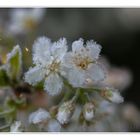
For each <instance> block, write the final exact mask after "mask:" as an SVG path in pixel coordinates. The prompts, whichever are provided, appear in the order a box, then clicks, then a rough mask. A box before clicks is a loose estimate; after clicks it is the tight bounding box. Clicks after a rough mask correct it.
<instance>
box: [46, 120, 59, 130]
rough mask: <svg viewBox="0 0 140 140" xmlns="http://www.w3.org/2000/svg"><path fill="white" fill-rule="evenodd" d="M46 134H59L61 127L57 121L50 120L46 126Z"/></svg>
mask: <svg viewBox="0 0 140 140" xmlns="http://www.w3.org/2000/svg"><path fill="white" fill-rule="evenodd" d="M47 130H48V132H60V130H61V125H60V123H59V122H58V121H57V120H54V119H51V120H50V121H49V122H48V126H47Z"/></svg>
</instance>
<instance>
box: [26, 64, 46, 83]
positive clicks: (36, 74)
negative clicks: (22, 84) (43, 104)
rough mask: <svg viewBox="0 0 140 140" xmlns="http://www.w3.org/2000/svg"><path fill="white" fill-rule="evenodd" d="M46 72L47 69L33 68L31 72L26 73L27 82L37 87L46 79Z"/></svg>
mask: <svg viewBox="0 0 140 140" xmlns="http://www.w3.org/2000/svg"><path fill="white" fill-rule="evenodd" d="M45 72H46V71H45V69H44V68H43V67H41V66H35V67H33V68H32V67H31V68H30V69H29V71H27V72H26V73H25V81H26V82H27V83H29V84H31V85H35V84H36V83H37V82H40V81H41V80H42V79H43V78H44V76H45Z"/></svg>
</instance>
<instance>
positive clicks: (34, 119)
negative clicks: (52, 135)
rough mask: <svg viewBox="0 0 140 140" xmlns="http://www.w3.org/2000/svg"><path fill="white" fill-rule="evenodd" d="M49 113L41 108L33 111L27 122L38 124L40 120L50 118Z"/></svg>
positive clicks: (44, 120)
mask: <svg viewBox="0 0 140 140" xmlns="http://www.w3.org/2000/svg"><path fill="white" fill-rule="evenodd" d="M50 118H51V117H50V113H49V112H48V111H46V110H44V109H42V108H40V109H38V110H37V111H35V112H33V113H31V114H30V116H29V123H33V124H38V123H41V122H46V121H48V120H49V119H50Z"/></svg>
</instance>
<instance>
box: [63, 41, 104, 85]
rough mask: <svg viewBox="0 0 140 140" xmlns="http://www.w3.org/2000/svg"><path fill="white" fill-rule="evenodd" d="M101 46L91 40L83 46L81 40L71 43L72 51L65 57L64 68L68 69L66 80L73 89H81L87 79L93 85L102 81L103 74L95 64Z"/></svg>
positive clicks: (100, 68)
mask: <svg viewBox="0 0 140 140" xmlns="http://www.w3.org/2000/svg"><path fill="white" fill-rule="evenodd" d="M100 50H101V46H100V45H99V44H97V43H96V42H94V41H93V40H91V41H87V43H86V45H84V41H83V39H79V40H77V41H74V42H73V43H72V51H70V52H68V53H67V55H65V58H64V60H65V61H64V62H65V67H66V68H67V69H68V73H67V78H68V80H69V82H70V84H71V85H72V86H74V87H82V86H83V85H84V84H85V83H86V80H87V79H91V80H92V81H93V82H94V83H97V82H99V81H101V80H104V78H105V73H104V71H103V69H102V67H101V66H100V65H99V64H98V63H97V60H98V58H99V53H100Z"/></svg>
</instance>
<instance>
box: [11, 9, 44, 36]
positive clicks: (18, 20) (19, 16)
mask: <svg viewBox="0 0 140 140" xmlns="http://www.w3.org/2000/svg"><path fill="white" fill-rule="evenodd" d="M44 13H45V9H38V8H37V9H36V8H34V9H12V10H11V12H10V14H11V16H10V18H11V19H10V26H9V30H10V31H11V32H12V33H14V34H18V33H22V34H23V33H26V32H27V31H29V30H31V29H33V28H34V27H36V25H37V24H39V22H40V21H41V19H42V18H43V16H44Z"/></svg>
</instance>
